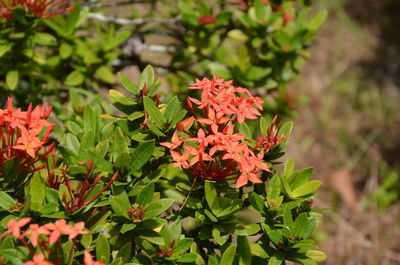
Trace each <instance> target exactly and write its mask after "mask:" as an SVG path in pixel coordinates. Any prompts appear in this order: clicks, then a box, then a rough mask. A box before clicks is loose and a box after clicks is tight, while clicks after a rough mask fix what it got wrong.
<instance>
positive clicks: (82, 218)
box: [0, 66, 325, 265]
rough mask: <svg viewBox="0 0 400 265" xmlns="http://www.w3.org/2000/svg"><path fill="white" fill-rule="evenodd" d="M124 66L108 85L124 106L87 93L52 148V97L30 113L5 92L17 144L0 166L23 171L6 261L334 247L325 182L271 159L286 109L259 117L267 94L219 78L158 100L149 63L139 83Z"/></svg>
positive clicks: (3, 251)
mask: <svg viewBox="0 0 400 265" xmlns="http://www.w3.org/2000/svg"><path fill="white" fill-rule="evenodd" d="M120 78H121V82H122V84H123V86H124V88H125V89H126V91H124V93H122V92H120V91H117V90H110V92H109V98H110V101H111V102H112V104H113V105H114V106H115V107H116V108H117V109H118V110H119V112H118V113H117V114H103V115H101V116H100V115H98V112H97V111H96V110H94V109H93V108H92V106H90V105H87V106H86V107H85V108H84V110H83V116H82V117H80V118H79V119H78V118H76V119H71V120H69V121H68V122H67V123H66V129H67V130H68V132H66V133H65V135H64V137H63V138H62V139H60V140H59V141H60V144H59V145H58V146H57V148H56V147H55V145H54V144H52V145H50V147H48V148H45V147H44V145H45V142H46V140H47V138H48V137H49V133H50V132H51V130H52V129H53V128H54V126H55V125H54V124H52V123H50V122H49V121H47V119H48V118H49V114H50V110H51V108H49V109H48V108H47V107H45V106H44V107H36V108H34V109H33V110H32V107H31V106H29V107H28V110H27V111H26V112H23V111H21V110H20V109H13V108H12V105H11V103H12V102H11V99H9V104H8V106H7V108H6V109H4V110H2V111H1V112H0V113H1V114H2V116H1V117H4V118H3V119H2V121H3V120H4V122H3V126H5V128H6V129H3V130H6V131H7V130H8V131H7V132H9V131H11V130H14V131H13V133H14V135H15V136H9V135H8V134H5V135H4V137H2V138H0V139H1V144H2V147H3V150H5V155H6V156H5V157H6V158H7V159H8V157H10V156H11V157H12V156H16V157H22V159H18V160H16V162H15V164H12V165H8V166H7V167H4V164H6V163H7V161H8V160H9V159H8V160H7V159H5V160H3V166H2V167H1V168H0V173H1V176H2V177H3V176H6V175H7V174H8V173H7V172H14V175H13V178H11V179H12V180H13V179H14V178H22V180H21V182H19V183H17V184H18V185H16V186H15V187H14V188H13V189H11V188H2V190H0V220H1V221H0V264H27V265H28V264H46V265H48V264H55V265H57V264H74V265H78V264H85V265H89V264H96V265H100V264H111V265H117V264H120V265H122V264H149V265H150V264H185V263H187V264H199V265H201V264H221V265H222V264H224V265H229V264H243V265H247V264H249V265H250V264H260V263H266V262H268V264H283V263H284V262H285V260H290V261H294V262H297V263H300V264H316V263H317V262H319V261H322V260H323V259H324V258H325V254H324V253H323V252H321V251H317V250H316V248H317V246H316V245H315V243H314V241H313V240H312V239H311V238H310V237H311V236H312V231H313V230H314V228H315V226H316V221H317V219H318V216H319V214H317V213H316V212H315V211H316V210H317V209H313V208H312V205H313V199H314V197H315V192H316V190H317V189H318V187H319V186H320V184H321V182H320V181H318V180H311V181H310V180H309V178H310V177H311V174H312V169H309V168H308V169H304V170H295V168H294V162H293V161H292V160H288V161H287V162H286V164H285V167H284V170H283V173H280V170H279V169H278V168H276V164H277V163H278V161H277V159H278V158H279V157H281V156H282V155H283V149H284V147H285V146H286V144H287V140H288V137H289V134H290V131H291V128H292V124H291V123H290V122H288V123H285V124H281V123H279V124H278V123H277V117H275V118H274V119H272V120H271V121H268V120H267V119H265V118H263V117H261V115H262V111H263V107H262V104H263V101H262V100H261V99H260V98H258V97H255V96H253V95H252V94H251V92H250V91H249V90H247V89H245V88H241V87H236V86H234V85H233V82H232V81H225V80H223V79H220V78H218V77H214V78H213V79H211V80H210V79H207V78H204V79H202V80H197V81H196V83H195V84H193V85H191V86H190V89H193V90H194V91H199V92H200V93H201V95H200V97H197V96H196V97H188V98H187V100H186V105H187V110H185V109H184V107H183V106H182V105H181V103H180V102H179V99H178V97H177V96H174V97H172V98H171V99H170V100H169V101H168V102H166V104H162V103H161V99H160V95H159V94H158V92H157V91H158V87H159V82H158V81H157V80H156V79H155V77H154V70H153V69H152V68H151V67H149V66H148V67H146V69H145V70H144V72H143V73H142V75H141V76H140V79H139V82H138V83H137V84H133V83H131V82H130V81H129V80H128V78H127V77H126V76H124V75H122V74H121V75H120ZM127 94H129V96H126V95H127ZM188 112H189V113H190V116H189V117H187V113H188ZM11 117H12V118H11ZM100 117H102V119H101V118H100ZM260 117H261V118H260ZM257 119H260V123H259V124H260V126H259V128H260V132H261V135H260V136H259V137H258V138H257V139H253V136H252V134H253V133H252V131H251V130H250V127H249V126H248V125H246V122H248V121H249V120H250V121H255V120H257ZM7 128H8V129H7ZM39 129H40V130H39ZM25 130H26V132H25ZM27 133H28V134H27ZM41 134H43V136H41ZM24 135H25V136H24ZM26 135H29V137H28V136H26ZM10 137H11V138H12V141H9V140H8V139H9V138H10ZM19 139H22V140H19ZM41 149H44V150H43V151H40V150H41ZM56 150H57V151H56ZM10 152H11V153H10ZM10 154H11V155H10ZM49 154H52V155H51V156H49ZM168 154H170V155H171V156H169V155H168ZM24 159H31V160H33V161H34V163H33V164H32V163H31V164H32V165H31V164H29V165H30V166H31V167H32V168H31V169H30V170H29V171H28V172H25V171H24V170H22V171H21V170H19V168H20V167H21V166H20V164H21V163H20V162H21V161H25V160H24ZM17 162H18V163H17ZM41 163H43V165H44V166H36V165H37V164H41ZM21 165H22V167H26V166H27V164H26V163H22V164H21ZM33 165H35V167H34V166H33ZM21 176H22V177H21ZM5 183H6V184H7V185H8V183H9V181H6V182H5ZM5 187H6V186H5ZM28 224H29V228H26V226H27V225H28ZM94 260H97V261H94Z"/></svg>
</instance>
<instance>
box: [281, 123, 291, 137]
mask: <svg viewBox="0 0 400 265" xmlns="http://www.w3.org/2000/svg"><path fill="white" fill-rule="evenodd" d="M292 129H293V122H291V121H288V122H285V124H283V126H282V128H281V130H280V131H279V135H280V136H282V135H287V136H289V135H290V133H291V132H292Z"/></svg>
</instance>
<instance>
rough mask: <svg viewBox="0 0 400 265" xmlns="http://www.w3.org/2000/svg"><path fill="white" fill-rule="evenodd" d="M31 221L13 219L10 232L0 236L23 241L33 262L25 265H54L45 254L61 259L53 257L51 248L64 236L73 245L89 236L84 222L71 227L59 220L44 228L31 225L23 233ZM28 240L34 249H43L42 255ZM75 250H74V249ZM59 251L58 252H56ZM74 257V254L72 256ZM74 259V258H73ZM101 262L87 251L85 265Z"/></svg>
mask: <svg viewBox="0 0 400 265" xmlns="http://www.w3.org/2000/svg"><path fill="white" fill-rule="evenodd" d="M30 221H31V218H30V217H25V218H22V219H20V220H18V221H17V220H14V219H11V220H10V221H8V223H7V226H8V230H6V231H5V232H4V233H3V234H1V235H0V239H1V238H3V237H5V236H6V235H8V234H12V235H13V236H14V237H15V238H17V239H19V240H21V241H22V243H23V244H24V245H25V247H27V249H28V250H29V252H30V255H31V256H32V261H28V262H25V263H24V265H35V264H41V265H52V264H53V263H51V262H50V261H48V260H46V255H45V254H44V253H43V252H46V253H47V256H49V257H50V256H55V257H56V259H58V258H59V257H58V256H57V255H53V254H55V253H53V250H52V249H51V246H52V245H54V244H55V243H56V242H57V241H58V240H59V239H60V237H61V236H62V235H67V236H68V240H72V242H73V243H76V239H77V237H78V235H85V234H88V233H89V232H87V231H86V230H84V229H85V223H84V222H78V223H76V224H75V225H69V224H67V222H66V221H65V219H59V220H57V221H56V222H55V223H47V224H44V225H42V226H39V225H38V224H30V225H29V228H28V229H27V230H26V231H24V232H21V228H23V227H24V226H26V225H27V224H28V223H29V222H30ZM26 239H29V242H30V244H31V245H32V246H33V247H35V248H36V247H39V248H40V249H41V251H42V252H41V253H39V254H34V253H36V252H35V251H33V249H32V248H31V247H30V246H29V244H28V242H27V240H26ZM72 249H73V248H72ZM55 251H57V250H55ZM71 255H72V254H71ZM71 257H72V256H71ZM55 262H56V264H59V263H60V262H59V261H57V260H56V261H55ZM102 264H103V263H100V262H93V259H92V256H91V255H90V253H89V252H88V251H85V255H84V265H102Z"/></svg>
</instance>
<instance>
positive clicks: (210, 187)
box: [204, 180, 221, 214]
mask: <svg viewBox="0 0 400 265" xmlns="http://www.w3.org/2000/svg"><path fill="white" fill-rule="evenodd" d="M204 192H205V197H206V201H207V204H208V206H209V207H210V209H211V211H212V212H213V213H214V214H218V213H219V212H220V211H221V206H220V204H219V198H218V196H217V191H216V190H215V187H214V184H213V183H212V182H210V181H207V180H206V182H205V184H204Z"/></svg>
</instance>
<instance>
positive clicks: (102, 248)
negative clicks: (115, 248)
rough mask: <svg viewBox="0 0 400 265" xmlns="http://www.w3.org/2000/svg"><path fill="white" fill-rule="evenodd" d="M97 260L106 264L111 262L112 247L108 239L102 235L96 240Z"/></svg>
mask: <svg viewBox="0 0 400 265" xmlns="http://www.w3.org/2000/svg"><path fill="white" fill-rule="evenodd" d="M96 259H97V261H99V262H104V263H106V264H108V263H109V262H110V245H109V243H108V240H107V238H106V237H105V236H104V235H103V234H101V233H100V234H99V236H98V237H97V239H96Z"/></svg>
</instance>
